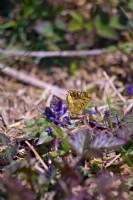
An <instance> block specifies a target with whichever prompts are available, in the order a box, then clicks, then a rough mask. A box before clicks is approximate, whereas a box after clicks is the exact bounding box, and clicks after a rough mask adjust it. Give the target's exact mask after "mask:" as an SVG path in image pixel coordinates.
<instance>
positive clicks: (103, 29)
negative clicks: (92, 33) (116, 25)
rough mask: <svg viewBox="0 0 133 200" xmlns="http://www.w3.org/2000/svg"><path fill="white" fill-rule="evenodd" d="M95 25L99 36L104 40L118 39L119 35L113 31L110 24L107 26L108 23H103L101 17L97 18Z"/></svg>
mask: <svg viewBox="0 0 133 200" xmlns="http://www.w3.org/2000/svg"><path fill="white" fill-rule="evenodd" d="M94 24H95V27H96V31H97V34H98V35H99V36H102V37H104V38H111V39H117V33H116V32H115V31H114V30H113V28H111V27H109V24H107V22H106V21H105V22H104V21H103V19H102V17H101V16H100V15H97V16H96V17H95V19H94Z"/></svg>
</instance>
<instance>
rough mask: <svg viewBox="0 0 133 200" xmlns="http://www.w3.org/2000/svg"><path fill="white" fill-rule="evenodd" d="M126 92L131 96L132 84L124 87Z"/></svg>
mask: <svg viewBox="0 0 133 200" xmlns="http://www.w3.org/2000/svg"><path fill="white" fill-rule="evenodd" d="M126 93H127V94H128V95H131V96H133V85H129V86H128V87H127V88H126Z"/></svg>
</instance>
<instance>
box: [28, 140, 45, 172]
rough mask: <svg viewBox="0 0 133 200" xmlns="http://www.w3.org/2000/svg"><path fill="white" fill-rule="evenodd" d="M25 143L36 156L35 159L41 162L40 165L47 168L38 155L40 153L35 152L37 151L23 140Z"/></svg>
mask: <svg viewBox="0 0 133 200" xmlns="http://www.w3.org/2000/svg"><path fill="white" fill-rule="evenodd" d="M25 143H26V144H27V145H28V147H29V148H30V149H31V150H32V151H33V153H34V154H35V156H36V159H37V160H39V161H40V163H41V164H42V166H43V167H44V169H45V170H48V166H47V165H46V164H45V162H44V161H43V159H42V158H41V157H40V155H39V154H38V153H37V151H36V150H35V149H34V147H33V146H32V145H31V144H30V143H29V142H28V141H25Z"/></svg>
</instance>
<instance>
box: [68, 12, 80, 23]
mask: <svg viewBox="0 0 133 200" xmlns="http://www.w3.org/2000/svg"><path fill="white" fill-rule="evenodd" d="M69 14H70V15H71V16H72V18H73V19H74V20H75V22H78V23H79V24H82V23H83V20H84V19H83V16H82V15H81V14H80V13H79V12H77V11H71V12H70V13H69Z"/></svg>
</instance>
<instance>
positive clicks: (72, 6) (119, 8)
mask: <svg viewBox="0 0 133 200" xmlns="http://www.w3.org/2000/svg"><path fill="white" fill-rule="evenodd" d="M132 12H133V1H132V0H128V1H122V0H108V1H107V0H96V1H89V0H54V1H53V0H1V1H0V35H1V37H0V46H1V48H6V49H7V48H8V49H11V48H19V49H23V50H49V51H54V50H85V49H96V48H103V47H108V46H110V45H119V44H120V43H128V42H129V43H130V41H131V40H132V36H131V31H130V28H131V27H132V18H133V16H132Z"/></svg>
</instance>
